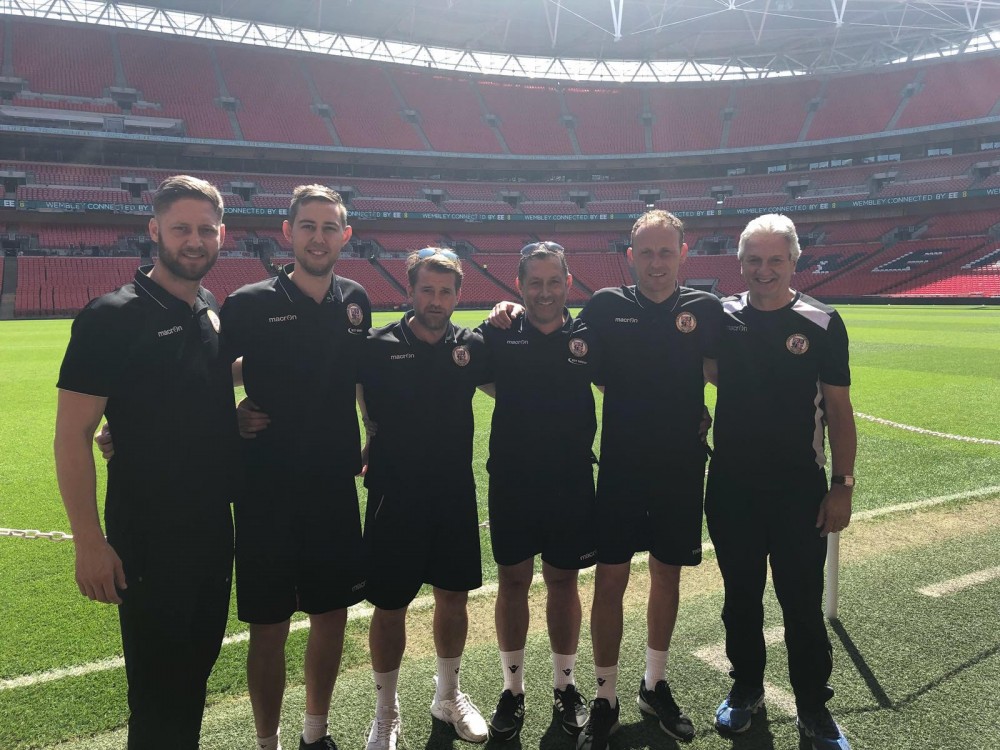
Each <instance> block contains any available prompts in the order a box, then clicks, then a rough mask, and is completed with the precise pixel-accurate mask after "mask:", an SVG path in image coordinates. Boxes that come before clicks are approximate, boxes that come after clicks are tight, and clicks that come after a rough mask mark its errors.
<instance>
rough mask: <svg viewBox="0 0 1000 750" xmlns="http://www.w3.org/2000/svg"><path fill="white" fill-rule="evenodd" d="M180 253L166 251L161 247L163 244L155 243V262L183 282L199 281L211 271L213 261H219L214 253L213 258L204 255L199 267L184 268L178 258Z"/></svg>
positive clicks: (217, 255) (209, 255)
mask: <svg viewBox="0 0 1000 750" xmlns="http://www.w3.org/2000/svg"><path fill="white" fill-rule="evenodd" d="M180 255H181V251H179V250H178V251H177V252H173V251H171V250H168V249H167V248H165V247H164V246H163V243H161V242H157V243H156V260H157V263H159V264H160V265H162V266H163V267H164V268H166V269H167V270H168V271H170V273H171V274H173V275H174V276H176V277H177V278H179V279H184V280H185V281H201V280H202V279H203V278H205V276H206V275H207V274H208V272H209V271H211V270H212V266H214V265H215V261H217V260H218V259H219V254H218V252H216V254H215V255H214V256H212V255H211V254H206V255H205V257H204V259H203V260H202V262H201V265H200V266H194V267H190V266H186V265H184V263H183V262H182V261H181V258H180Z"/></svg>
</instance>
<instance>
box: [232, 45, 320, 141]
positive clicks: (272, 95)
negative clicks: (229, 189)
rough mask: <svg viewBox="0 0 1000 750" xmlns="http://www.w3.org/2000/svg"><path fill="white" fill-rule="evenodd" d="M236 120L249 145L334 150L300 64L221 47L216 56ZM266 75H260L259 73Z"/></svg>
mask: <svg viewBox="0 0 1000 750" xmlns="http://www.w3.org/2000/svg"><path fill="white" fill-rule="evenodd" d="M215 54H216V56H217V58H218V61H219V68H220V69H221V70H222V74H223V77H224V78H225V80H226V86H227V88H228V90H229V94H230V96H233V97H235V98H236V99H238V100H239V102H240V106H239V108H238V109H237V111H236V117H237V119H238V120H239V123H240V129H241V130H242V131H243V137H244V138H245V139H246V140H248V141H268V142H278V143H314V144H319V145H324V146H330V145H333V138H332V137H331V136H330V133H329V131H328V130H327V129H326V127H325V126H324V125H323V121H322V119H321V118H320V116H319V115H318V114H316V113H315V112H314V111H313V110H312V109H311V108H310V107H311V105H312V104H313V103H314V102H313V100H312V96H311V94H310V93H309V87H308V84H307V82H306V79H305V76H304V75H303V72H302V69H301V68H300V65H299V63H300V58H299V57H297V56H295V55H292V54H288V53H284V52H276V51H273V50H261V49H253V48H244V47H238V46H219V47H217V48H216V50H215ZM262 68H264V69H266V70H267V75H266V76H262V75H261V69H262Z"/></svg>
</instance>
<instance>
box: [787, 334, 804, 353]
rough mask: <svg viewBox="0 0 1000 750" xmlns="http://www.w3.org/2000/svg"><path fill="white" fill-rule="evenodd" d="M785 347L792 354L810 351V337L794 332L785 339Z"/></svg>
mask: <svg viewBox="0 0 1000 750" xmlns="http://www.w3.org/2000/svg"><path fill="white" fill-rule="evenodd" d="M785 348H786V349H788V351H790V352H791V353H792V354H805V353H806V352H807V351H809V339H807V338H806V337H805V335H804V334H801V333H793V334H792V335H791V336H789V337H788V339H787V340H786V341H785Z"/></svg>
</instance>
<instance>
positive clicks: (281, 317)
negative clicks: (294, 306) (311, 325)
mask: <svg viewBox="0 0 1000 750" xmlns="http://www.w3.org/2000/svg"><path fill="white" fill-rule="evenodd" d="M298 319H299V316H298V315H277V316H275V317H273V318H268V319H267V322H268V323H286V322H288V321H289V320H298Z"/></svg>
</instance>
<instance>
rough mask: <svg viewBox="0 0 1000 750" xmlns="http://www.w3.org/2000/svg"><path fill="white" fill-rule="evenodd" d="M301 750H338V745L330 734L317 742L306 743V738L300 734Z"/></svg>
mask: <svg viewBox="0 0 1000 750" xmlns="http://www.w3.org/2000/svg"><path fill="white" fill-rule="evenodd" d="M299 750H337V743H336V742H334V741H333V737H331V736H330V735H328V734H327V735H325V736H323V737H320V738H319V739H318V740H316V741H315V742H306V740H305V738H304V737H303V736H302V735H301V734H300V735H299Z"/></svg>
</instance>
